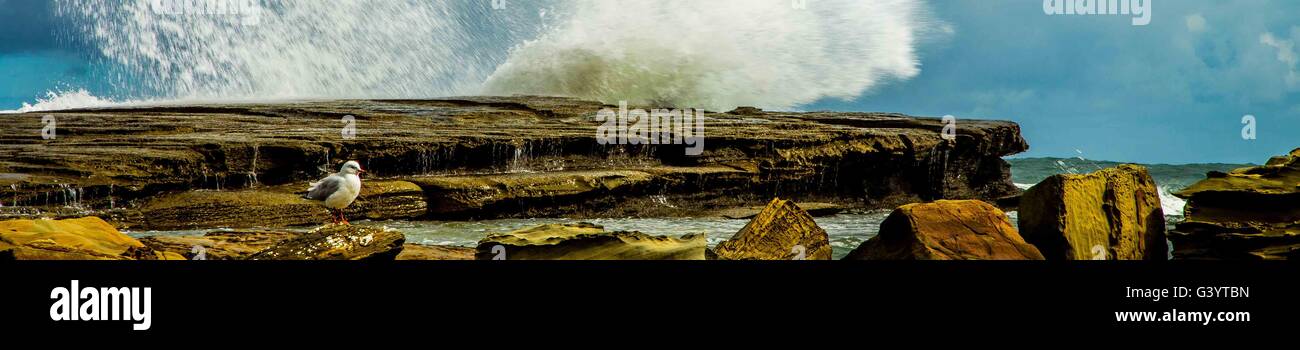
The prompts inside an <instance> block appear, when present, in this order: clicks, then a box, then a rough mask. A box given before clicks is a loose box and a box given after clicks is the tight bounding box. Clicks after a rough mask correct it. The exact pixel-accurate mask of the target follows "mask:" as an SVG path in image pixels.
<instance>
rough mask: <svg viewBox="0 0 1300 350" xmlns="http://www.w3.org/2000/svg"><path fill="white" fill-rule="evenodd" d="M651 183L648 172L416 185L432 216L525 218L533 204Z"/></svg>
mask: <svg viewBox="0 0 1300 350" xmlns="http://www.w3.org/2000/svg"><path fill="white" fill-rule="evenodd" d="M651 178H652V176H651V175H650V174H649V173H646V172H641V171H626V170H620V171H566V172H553V173H540V174H534V173H521V174H497V175H478V176H443V177H428V178H417V179H414V180H412V181H415V182H416V183H418V184H419V185H420V187H422V188H424V191H425V192H426V193H427V194H428V198H429V202H430V203H432V205H433V206H432V207H431V208H430V210H429V212H430V213H431V214H432V215H435V216H439V217H448V216H452V217H455V216H472V215H474V214H475V213H484V212H493V211H509V212H526V211H527V210H528V209H529V208H530V207H532V205H531V203H532V202H542V203H549V204H562V203H566V202H573V201H577V200H580V199H582V198H591V197H595V196H600V195H607V194H609V193H610V192H615V191H620V190H622V189H623V188H624V187H631V186H638V185H646V184H648V183H649V182H650V180H651Z"/></svg>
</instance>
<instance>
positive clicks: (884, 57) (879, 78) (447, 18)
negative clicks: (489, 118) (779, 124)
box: [9, 0, 942, 112]
mask: <svg viewBox="0 0 1300 350" xmlns="http://www.w3.org/2000/svg"><path fill="white" fill-rule="evenodd" d="M159 3H163V4H167V3H172V4H173V6H176V4H208V5H209V6H211V5H213V4H218V5H221V6H223V7H208V8H200V11H198V12H197V13H196V12H194V11H188V12H187V11H185V10H184V9H180V10H177V9H176V8H171V9H169V10H167V11H160V8H159V7H158V6H159V5H158V4H159ZM236 4H250V5H254V6H252V9H255V11H251V10H244V9H242V8H240V7H235V5H236ZM492 4H493V2H492V1H468V0H463V1H421V0H344V1H328V2H327V1H314V0H283V1H270V0H183V1H182V0H159V1H154V0H127V1H122V0H56V1H54V2H53V3H52V5H51V6H53V7H54V10H55V13H56V14H57V15H58V16H59V17H62V18H66V19H69V22H70V23H72V27H73V28H70V29H68V30H67V33H63V34H64V35H65V36H69V37H71V38H70V41H77V42H84V43H86V44H87V46H88V47H90V48H93V51H95V52H92V53H87V54H88V55H93V56H95V57H97V59H96V60H95V62H94V63H93V64H94V65H107V66H111V67H112V68H108V69H102V70H100V71H111V72H113V73H112V74H103V76H102V77H97V79H102V80H106V81H109V83H108V84H106V85H109V86H113V88H112V89H110V90H107V91H93V92H92V91H88V90H87V88H85V87H78V86H73V87H70V88H63V89H58V90H56V89H49V90H48V91H49V92H48V93H46V94H45V96H43V97H36V99H35V100H34V101H31V103H24V104H23V106H22V108H20V109H18V110H16V111H9V112H34V111H48V110H59V109H69V108H85V107H105V106H118V105H123V104H149V103H163V102H166V101H212V100H220V101H243V100H247V101H266V100H292V99H339V98H362V99H364V98H436V97H445V96H456V95H467V94H501V95H509V94H541V95H558V96H571V97H578V98H587V99H593V100H598V101H602V102H606V103H617V102H618V101H630V102H633V103H649V104H657V105H675V106H688V107H694V108H709V109H715V110H723V109H728V108H733V107H736V106H742V105H743V106H756V107H763V108H777V109H779V108H795V107H797V106H799V105H803V104H808V103H812V102H815V101H818V100H820V99H826V98H837V99H854V98H857V97H859V96H861V95H862V94H864V93H866V92H869V91H870V90H871V89H873V88H876V87H878V86H881V85H882V84H885V83H888V82H891V81H899V80H906V79H910V78H912V77H914V76H916V75H917V74H919V72H920V63H919V59H918V57H917V55H916V53H915V46H916V45H917V42H918V41H919V40H921V37H923V36H924V35H925V33H926V32H927V31H931V30H930V29H929V28H930V27H933V25H931V24H930V23H929V22H927V20H926V19H925V18H926V16H925V10H924V4H923V2H922V0H881V1H870V2H866V1H853V0H824V1H809V2H808V3H807V6H806V8H796V7H795V6H792V2H791V1H789V0H717V1H707V2H705V1H692V0H622V1H607V0H576V1H548V0H543V1H535V2H527V3H523V2H515V1H506V2H504V4H505V5H506V7H505V8H501V9H493V7H492V6H493V5H492ZM190 10H193V9H190ZM932 32H942V30H935V31H932Z"/></svg>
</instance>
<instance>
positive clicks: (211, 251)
mask: <svg viewBox="0 0 1300 350" xmlns="http://www.w3.org/2000/svg"><path fill="white" fill-rule="evenodd" d="M298 235H301V234H300V233H293V232H275V231H222V232H210V233H207V234H204V235H202V236H150V237H144V238H141V239H140V242H141V243H144V245H146V246H148V247H150V248H153V249H155V250H159V251H166V252H172V253H176V254H179V255H181V256H184V257H185V258H186V259H191V260H195V259H200V257H199V254H200V253H201V254H202V257H201V259H203V260H244V259H248V258H249V257H251V256H253V254H257V253H258V252H261V251H263V250H266V249H267V248H270V247H271V246H272V245H275V244H276V243H279V242H280V241H284V240H287V239H291V238H294V237H297V236H298Z"/></svg>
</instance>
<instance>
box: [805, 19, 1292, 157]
mask: <svg viewBox="0 0 1300 350" xmlns="http://www.w3.org/2000/svg"><path fill="white" fill-rule="evenodd" d="M1153 5H1154V7H1153V10H1152V22H1151V24H1150V25H1148V26H1132V25H1131V21H1130V19H1131V16H1069V15H1056V16H1048V15H1046V14H1044V12H1043V10H1042V1H1040V0H1019V1H988V0H985V1H932V2H931V3H930V7H931V9H932V10H933V17H935V18H936V19H937V20H939V21H942V22H944V23H946V24H947V25H949V26H951V27H952V31H951V34H950V35H947V36H945V37H942V38H939V39H935V40H931V41H930V42H928V43H926V44H923V45H922V46H921V47H920V50H919V52H920V55H921V62H922V70H921V74H920V75H919V76H917V77H916V78H914V79H912V80H910V81H906V82H900V83H895V84H890V85H888V86H885V87H882V88H880V89H877V90H876V91H873V92H872V93H869V94H868V95H866V96H863V97H861V98H859V99H858V100H856V101H850V102H845V101H823V102H820V103H817V104H815V105H813V106H809V107H808V109H832V110H867V111H895V112H904V113H911V114H920V115H932V116H942V115H949V114H950V115H954V116H957V117H958V118H975V119H1009V120H1013V121H1016V122H1019V123H1020V124H1021V126H1022V128H1023V132H1024V135H1025V138H1026V139H1027V140H1029V143H1030V146H1031V151H1030V152H1028V153H1026V154H1024V155H1025V156H1074V155H1076V154H1077V152H1076V151H1082V152H1083V155H1084V156H1085V157H1088V158H1092V159H1107V160H1117V161H1131V162H1146V163H1157V162H1159V163H1189V162H1251V163H1259V162H1263V161H1264V160H1267V158H1268V157H1269V156H1272V155H1278V154H1284V153H1286V152H1289V151H1290V150H1292V149H1295V148H1297V147H1300V86H1298V84H1300V82H1297V81H1296V80H1297V79H1295V78H1294V77H1295V74H1296V73H1295V72H1296V69H1297V67H1296V65H1295V58H1294V57H1295V50H1297V49H1300V47H1295V46H1294V43H1295V42H1296V41H1300V27H1298V26H1300V1H1290V0H1278V1H1267V0H1248V1H1210V0H1177V1H1168V0H1166V1H1160V0H1157V1H1156V2H1155V3H1154V4H1153ZM1265 33H1271V35H1272V36H1273V37H1274V38H1275V39H1277V40H1278V42H1275V44H1277V45H1276V46H1279V47H1283V48H1284V49H1285V45H1286V44H1287V43H1291V45H1293V46H1292V47H1291V48H1290V49H1289V50H1290V52H1289V55H1290V56H1287V55H1288V53H1285V52H1284V53H1283V54H1282V56H1283V57H1279V49H1278V48H1277V47H1274V46H1270V45H1268V44H1265V43H1263V42H1262V41H1263V40H1261V38H1262V36H1263V35H1265ZM1284 51H1285V50H1284ZM1288 76H1291V77H1292V78H1291V79H1290V82H1288ZM1247 114H1251V115H1254V116H1256V120H1257V123H1256V125H1257V132H1258V135H1257V139H1256V140H1254V141H1245V140H1243V139H1242V137H1241V129H1242V127H1243V125H1242V124H1241V120H1242V117H1243V116H1244V115H1247Z"/></svg>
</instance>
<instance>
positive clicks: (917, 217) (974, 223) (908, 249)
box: [844, 200, 1043, 260]
mask: <svg viewBox="0 0 1300 350" xmlns="http://www.w3.org/2000/svg"><path fill="white" fill-rule="evenodd" d="M844 259H845V260H1043V255H1042V253H1040V252H1039V251H1038V248H1035V247H1034V246H1033V245H1030V244H1029V243H1027V242H1025V240H1024V239H1023V238H1021V237H1020V234H1019V233H1018V232H1017V231H1016V228H1015V227H1014V226H1012V225H1011V220H1010V219H1008V218H1007V215H1006V213H1004V212H1003V211H1002V210H1000V209H998V208H997V207H995V206H993V205H991V204H989V203H985V202H983V201H976V200H965V201H937V202H934V203H921V204H909V205H904V206H902V207H900V208H898V209H896V210H894V212H893V213H891V214H890V215H889V217H888V218H886V219H885V221H884V222H883V223H881V225H880V234H878V235H876V237H873V238H871V239H870V240H867V241H866V242H863V243H862V245H860V246H858V248H857V249H854V250H853V251H852V252H850V253H849V255H848V256H846V257H845V258H844Z"/></svg>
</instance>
